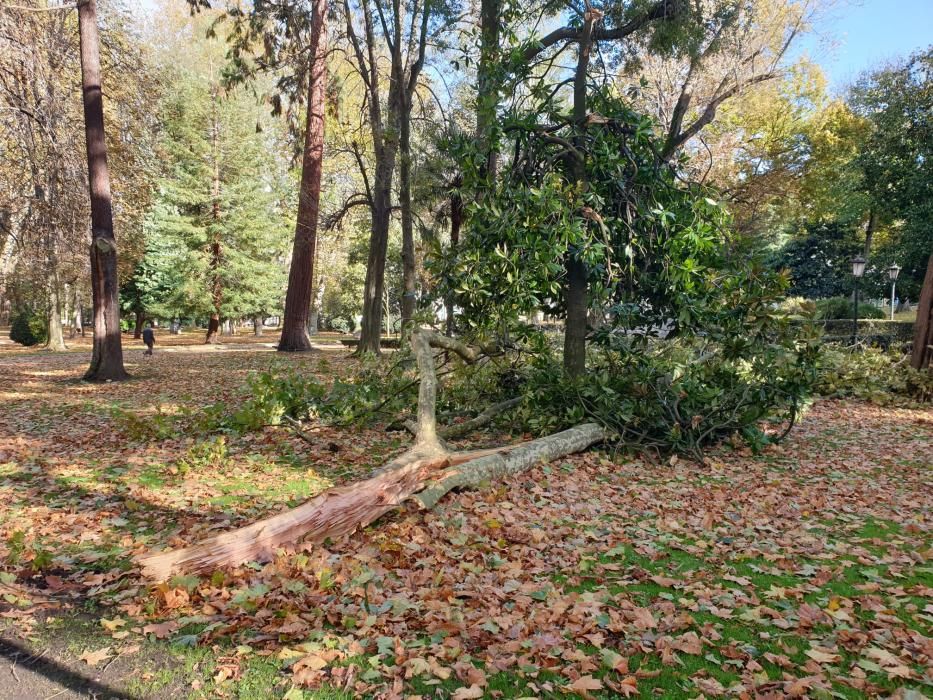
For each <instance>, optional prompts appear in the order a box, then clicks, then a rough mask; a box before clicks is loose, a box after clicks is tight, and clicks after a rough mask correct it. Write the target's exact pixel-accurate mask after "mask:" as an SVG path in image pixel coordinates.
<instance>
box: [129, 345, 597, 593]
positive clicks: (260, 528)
mask: <svg viewBox="0 0 933 700" xmlns="http://www.w3.org/2000/svg"><path fill="white" fill-rule="evenodd" d="M434 336H438V337H440V338H443V341H439V342H436V343H435V342H434V341H435V337H434ZM451 340H452V339H450V338H447V337H446V336H441V335H439V334H435V333H433V332H430V331H424V330H416V331H414V332H413V333H412V342H411V344H412V348H413V350H414V351H415V353H416V355H417V359H418V369H419V372H420V374H421V389H420V392H419V397H418V423H417V425H418V433H417V436H416V441H415V444H414V446H413V447H412V448H411V449H410V450H408V451H407V452H405V453H404V454H402V455H400V456H399V457H396V458H395V459H393V460H392V461H390V462H389V463H388V464H386V465H385V466H384V467H382V468H381V469H379V470H378V471H377V472H376V473H375V475H374V476H372V477H371V478H369V479H366V480H364V481H359V482H356V483H354V484H350V485H348V486H341V487H336V488H332V489H329V490H327V491H325V492H324V493H322V494H320V495H319V496H317V497H315V498H312V499H311V500H309V501H306V502H305V503H303V504H301V505H300V506H298V507H297V508H293V509H291V510H288V511H285V512H284V513H279V514H277V515H273V516H271V517H269V518H265V519H263V520H260V521H259V522H256V523H253V524H252V525H248V526H246V527H242V528H239V529H237V530H233V531H230V532H226V533H223V534H220V535H215V536H213V537H209V538H207V539H205V540H202V541H201V542H199V543H197V544H195V545H192V546H190V547H185V548H183V549H178V550H174V551H167V552H157V553H153V554H146V555H143V556H140V557H138V558H137V561H138V563H139V564H140V565H141V567H142V570H143V574H144V575H145V576H148V577H150V578H153V579H156V580H165V579H167V578H169V577H170V576H172V575H173V574H176V573H180V572H189V573H210V572H212V571H215V570H216V569H218V568H221V567H224V566H237V565H239V564H242V563H243V562H246V561H253V560H257V559H268V558H271V557H272V555H273V554H274V552H275V550H276V549H278V548H280V547H283V546H285V545H289V544H294V543H296V542H298V541H301V540H304V541H309V542H314V543H318V542H323V541H324V540H326V539H328V538H336V537H340V536H342V535H347V534H350V533H352V532H354V531H355V530H357V529H359V528H363V527H366V526H367V525H369V524H370V523H372V522H374V521H375V520H377V519H378V518H380V517H382V516H383V515H385V514H386V513H388V512H389V511H391V510H394V509H395V508H398V507H399V506H401V505H402V503H404V501H405V500H407V499H409V498H414V499H415V500H416V501H417V502H418V503H419V505H420V506H421V507H422V508H433V507H434V506H435V505H436V504H437V502H438V501H439V500H440V499H441V498H442V497H443V496H444V495H445V494H447V493H448V492H449V491H451V490H452V489H455V488H461V487H467V486H479V485H481V484H483V483H484V482H487V481H490V480H493V479H499V478H503V477H506V476H508V475H511V474H516V473H519V472H521V471H524V470H527V469H529V468H531V467H532V466H534V465H536V464H541V463H545V462H550V461H552V460H555V459H558V458H560V457H563V456H565V455H568V454H572V453H574V452H579V451H581V450H584V449H586V448H588V447H590V446H591V445H594V444H596V443H598V442H601V441H603V440H605V439H606V431H605V429H604V428H603V427H601V426H599V425H596V424H594V423H586V424H583V425H578V426H576V427H575V428H571V429H569V430H565V431H563V432H560V433H556V434H554V435H549V436H547V437H543V438H539V439H537V440H531V441H530V442H526V443H522V444H518V445H511V446H505V447H501V448H493V449H487V450H473V451H468V452H450V451H448V450H447V448H446V446H445V445H444V444H443V442H442V440H441V439H440V438H439V437H438V431H437V429H436V420H435V415H434V407H435V404H436V391H437V375H436V370H435V368H434V357H433V354H432V353H431V347H442V348H444V349H448V350H453V351H454V352H457V353H458V354H460V355H461V357H463V358H464V360H466V361H467V362H473V361H475V360H476V359H477V358H478V357H479V353H478V352H477V351H475V350H474V349H472V348H468V347H467V346H462V347H460V348H457V347H453V345H454V344H455V343H457V341H453V342H451ZM460 350H464V352H460ZM481 415H482V414H481ZM484 422H485V421H484Z"/></svg>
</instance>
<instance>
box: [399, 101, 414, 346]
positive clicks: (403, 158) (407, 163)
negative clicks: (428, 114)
mask: <svg viewBox="0 0 933 700" xmlns="http://www.w3.org/2000/svg"><path fill="white" fill-rule="evenodd" d="M403 100H404V105H403V107H402V114H401V118H400V120H399V122H400V124H399V134H400V139H399V171H398V180H399V205H400V209H401V215H402V337H403V338H404V337H405V335H406V334H407V333H408V331H409V330H410V329H411V325H412V323H413V322H414V319H415V306H416V304H415V302H416V297H415V282H416V280H415V278H416V275H417V270H416V265H415V232H414V222H413V220H412V217H413V213H412V204H411V100H410V99H409V97H408V96H407V95H406V96H405V97H404V98H403Z"/></svg>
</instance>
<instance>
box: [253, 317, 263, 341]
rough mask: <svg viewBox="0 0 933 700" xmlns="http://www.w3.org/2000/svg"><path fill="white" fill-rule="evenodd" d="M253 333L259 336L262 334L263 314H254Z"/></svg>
mask: <svg viewBox="0 0 933 700" xmlns="http://www.w3.org/2000/svg"><path fill="white" fill-rule="evenodd" d="M253 335H254V336H256V337H257V338H259V337H260V336H262V316H259V315H257V316H253Z"/></svg>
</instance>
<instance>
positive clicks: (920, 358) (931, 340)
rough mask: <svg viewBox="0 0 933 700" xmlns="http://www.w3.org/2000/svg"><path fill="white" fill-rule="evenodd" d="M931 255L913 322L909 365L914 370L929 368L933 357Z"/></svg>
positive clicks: (932, 264)
mask: <svg viewBox="0 0 933 700" xmlns="http://www.w3.org/2000/svg"><path fill="white" fill-rule="evenodd" d="M931 346H933V255H930V259H929V261H928V262H927V273H926V276H925V277H924V278H923V288H922V289H921V290H920V303H919V304H917V320H916V321H915V322H914V351H913V354H912V355H911V358H910V365H911V367H913V368H914V369H924V368H926V367H929V366H930V358H931V356H933V349H931Z"/></svg>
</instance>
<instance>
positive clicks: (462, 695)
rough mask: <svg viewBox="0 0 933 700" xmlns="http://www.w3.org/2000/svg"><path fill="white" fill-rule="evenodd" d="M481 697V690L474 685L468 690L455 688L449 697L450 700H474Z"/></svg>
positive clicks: (482, 693)
mask: <svg viewBox="0 0 933 700" xmlns="http://www.w3.org/2000/svg"><path fill="white" fill-rule="evenodd" d="M483 695H484V691H483V689H482V688H480V687H479V686H478V685H476V684H475V683H474V684H473V685H471V686H469V687H468V688H457V689H456V690H455V691H454V694H453V695H451V696H450V697H451V700H475V699H476V698H481V697H483Z"/></svg>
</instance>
